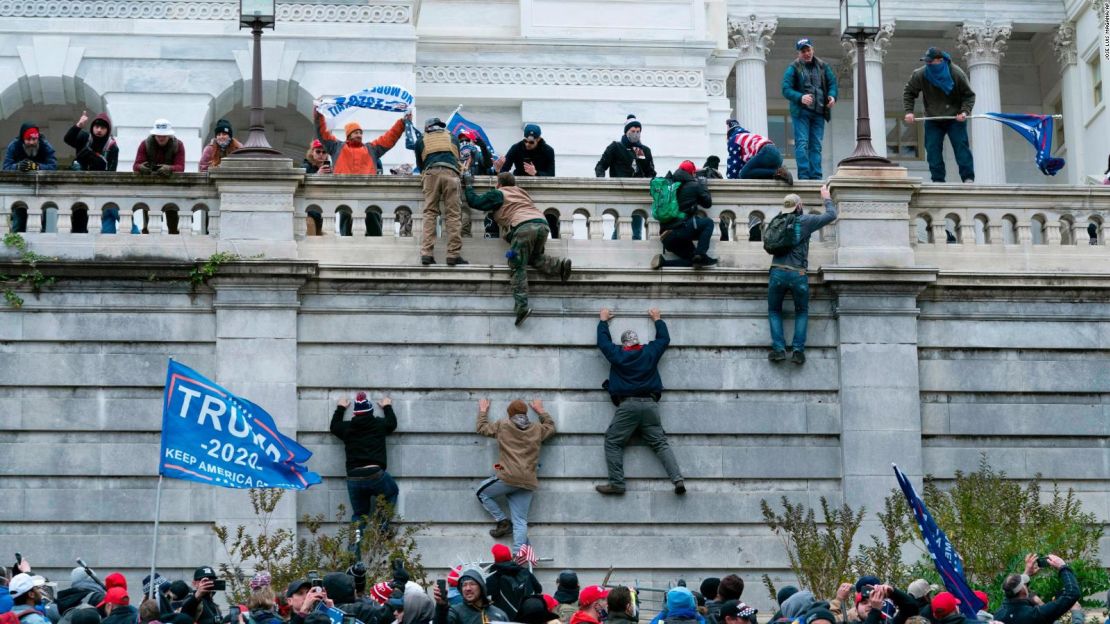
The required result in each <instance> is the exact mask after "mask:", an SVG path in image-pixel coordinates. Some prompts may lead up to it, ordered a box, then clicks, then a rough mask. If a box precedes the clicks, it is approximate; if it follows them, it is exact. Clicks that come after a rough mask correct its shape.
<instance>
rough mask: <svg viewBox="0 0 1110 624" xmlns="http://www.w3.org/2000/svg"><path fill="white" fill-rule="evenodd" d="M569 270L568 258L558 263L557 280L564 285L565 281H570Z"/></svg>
mask: <svg viewBox="0 0 1110 624" xmlns="http://www.w3.org/2000/svg"><path fill="white" fill-rule="evenodd" d="M570 270H571V262H570V258H563V261H562V262H561V263H559V280H560V281H562V282H563V283H566V281H567V280H569V279H570Z"/></svg>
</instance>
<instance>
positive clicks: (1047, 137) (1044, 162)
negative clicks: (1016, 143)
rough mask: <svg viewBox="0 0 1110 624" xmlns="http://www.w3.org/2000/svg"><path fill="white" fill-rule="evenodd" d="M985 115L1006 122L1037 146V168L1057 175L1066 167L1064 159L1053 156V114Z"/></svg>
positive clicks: (1046, 173)
mask: <svg viewBox="0 0 1110 624" xmlns="http://www.w3.org/2000/svg"><path fill="white" fill-rule="evenodd" d="M976 117H985V118H987V119H993V120H995V121H997V122H1000V123H1004V124H1006V125H1007V126H1010V127H1011V128H1013V129H1014V131H1015V132H1017V133H1018V134H1020V135H1021V136H1023V137H1025V140H1027V141H1029V142H1030V143H1032V144H1033V147H1035V148H1037V168H1038V169H1040V170H1041V173H1043V174H1045V175H1052V176H1054V175H1056V173H1057V172H1058V171H1060V170H1061V169H1063V168H1064V164H1065V163H1064V159H1063V158H1055V157H1053V156H1052V127H1053V125H1054V124H1053V121H1054V120H1053V118H1052V115H1019V114H1011V113H983V114H981V115H976Z"/></svg>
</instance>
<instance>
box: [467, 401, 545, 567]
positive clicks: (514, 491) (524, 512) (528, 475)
mask: <svg viewBox="0 0 1110 624" xmlns="http://www.w3.org/2000/svg"><path fill="white" fill-rule="evenodd" d="M532 411H534V412H536V414H537V415H538V416H539V418H540V422H539V423H538V424H537V423H534V422H532V421H530V420H529V419H528V406H527V405H526V404H525V403H524V401H521V400H520V399H517V400H515V401H513V402H512V403H510V404H509V409H508V414H509V415H508V418H502V419H500V420H496V421H494V422H490V420H489V399H481V400H479V401H478V433H479V434H481V435H484V436H487V437H490V438H495V439H496V440H497V446H498V449H499V456H498V459H497V463H496V464H494V465H493V470H494V476H492V477H490V478H488V479H486V480H485V481H483V482H482V484H481V485H479V486H478V491H477V492H476V493H477V495H478V500H480V501H481V502H482V506H483V507H485V508H486V511H488V512H489V513H490V515H491V516H493V519H494V521H496V522H497V526H496V527H494V528H493V529H491V530H490V532H489V534H490V535H491V536H493V537H504V536H505V535H508V534H509V533H512V534H513V552H518V551H519V550H520V547H521V545H522V544H527V543H528V510H529V509H530V508H531V506H532V494H533V493H534V492H535V490H536V489H537V488H538V487H539V486H540V483H539V480H538V479H537V478H536V466H537V465H538V464H539V461H540V446H541V445H542V444H543V442H544V440H546V439H548V438H550V437H551V436H553V435H555V421H554V420H552V419H551V415H550V414H548V413H547V410H545V409H544V407H543V401H540V400H539V399H536V400H534V401H532ZM502 496H503V497H505V500H506V501H508V503H509V515H510V517H511V518H512V521H511V522H510V520H509V519H508V518H506V517H505V512H504V511H502V509H501V505H499V504H498V503H497V501H496V500H494V499H495V498H500V497H502Z"/></svg>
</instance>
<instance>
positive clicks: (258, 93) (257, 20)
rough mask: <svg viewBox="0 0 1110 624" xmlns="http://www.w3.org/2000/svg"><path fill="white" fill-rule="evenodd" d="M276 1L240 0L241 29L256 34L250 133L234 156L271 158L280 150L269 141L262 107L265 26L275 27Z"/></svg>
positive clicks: (252, 71)
mask: <svg viewBox="0 0 1110 624" xmlns="http://www.w3.org/2000/svg"><path fill="white" fill-rule="evenodd" d="M275 4H276V0H239V28H240V29H242V28H243V27H244V26H249V27H250V29H251V34H252V35H254V62H253V66H252V68H251V116H250V124H251V125H250V134H248V135H247V140H246V142H245V143H243V147H242V148H240V149H239V150H238V151H236V152H235V153H234V154H232V155H231V156H254V157H259V156H262V157H272V156H281V155H282V154H281V152H279V151H278V150H276V149H274V148H273V147H271V146H270V142H269V141H268V140H266V125H265V115H264V111H263V110H262V29H263V28H273V27H274V21H275V17H276V13H277V7H276V6H275Z"/></svg>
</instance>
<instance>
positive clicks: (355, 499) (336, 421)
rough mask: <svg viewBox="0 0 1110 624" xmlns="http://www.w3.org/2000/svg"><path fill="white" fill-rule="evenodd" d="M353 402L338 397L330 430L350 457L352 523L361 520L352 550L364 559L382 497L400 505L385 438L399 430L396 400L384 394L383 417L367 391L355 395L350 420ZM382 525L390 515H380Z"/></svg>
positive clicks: (349, 479)
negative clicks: (365, 540) (364, 537)
mask: <svg viewBox="0 0 1110 624" xmlns="http://www.w3.org/2000/svg"><path fill="white" fill-rule="evenodd" d="M350 404H351V401H350V400H348V399H347V397H343V398H342V399H339V402H338V404H337V405H336V408H335V412H334V413H332V416H331V432H332V434H334V435H335V437H337V438H339V439H340V440H342V441H343V448H344V451H345V452H346V456H347V494H348V495H349V496H350V498H351V514H352V517H351V522H357V523H358V532H357V533H356V535H355V540H354V543H353V544H352V545H351V550H352V551H353V552H354V553H355V557H356V558H357V559H361V558H362V549H361V546H360V543H361V541H362V534H363V533H365V531H366V526H367V522H368V521H369V519H370V518H372V517H373V516H374V512H375V507H376V506H377V500H378V497H379V496H384V497H385V500H386V502H388V503H389V506H390V507H391V508H396V506H397V495H398V494H399V493H400V490H398V488H397V483H396V482H395V481H394V480H393V477H392V475H390V474H389V473H388V472H386V459H387V458H386V450H385V437H386V436H387V435H389V434H391V433H393V432H394V431H396V429H397V415H396V414H395V413H394V412H393V401H392V400H390V398H389V397H383V398H382V400H381V401H379V402H378V405H380V406H381V408H382V411H383V412H384V413H385V414H384V417H382V418H378V417H376V416H374V405H373V403H371V402H370V399H368V398H367V396H366V393H365V392H359V393H358V394H357V395H355V407H354V410H353V412H354V418H352V419H351V420H350V421H349V422H348V421H344V420H343V415H344V413H345V412H346V411H347V407H348V406H349V405H350ZM378 522H380V523H381V525H382V526H383V527H385V526H388V523H389V517H388V516H386V517H384V518H379V519H378Z"/></svg>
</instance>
